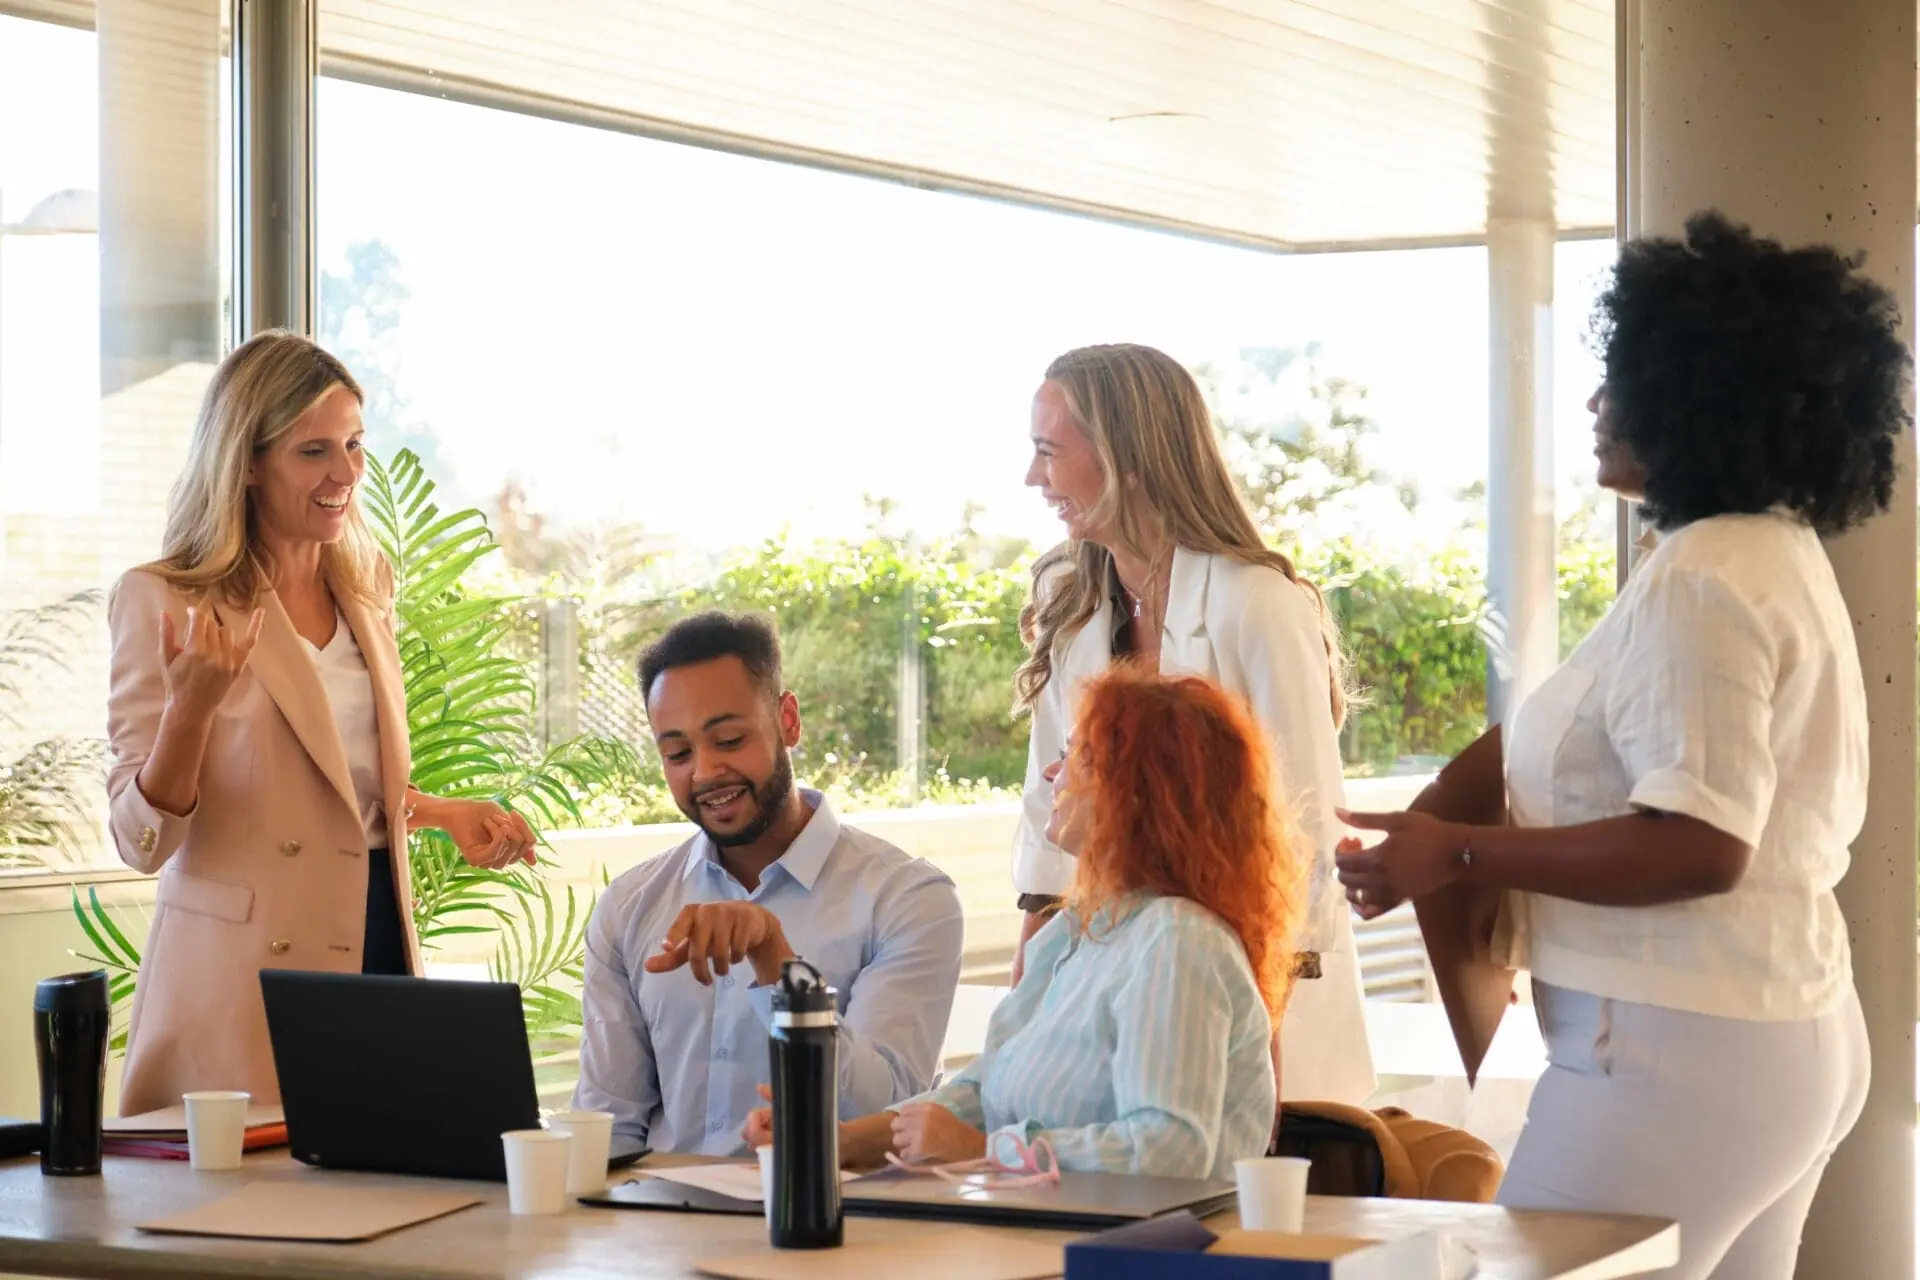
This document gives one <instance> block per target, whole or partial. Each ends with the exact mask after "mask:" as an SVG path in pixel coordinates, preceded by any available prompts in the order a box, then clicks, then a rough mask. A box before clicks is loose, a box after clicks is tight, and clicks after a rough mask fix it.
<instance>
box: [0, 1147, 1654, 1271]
mask: <svg viewBox="0 0 1920 1280" xmlns="http://www.w3.org/2000/svg"><path fill="white" fill-rule="evenodd" d="M620 1176H621V1177H626V1176H629V1175H625V1174H623V1175H620ZM287 1180H299V1181H302V1182H305V1183H308V1184H310V1185H315V1186H321V1185H353V1186H359V1187H393V1188H405V1189H407V1190H416V1191H453V1192H460V1193H463V1194H468V1195H473V1196H477V1197H479V1198H481V1200H482V1201H483V1203H482V1204H480V1205H478V1206H476V1207H475V1208H472V1209H467V1210H464V1211H462V1212H459V1213H455V1214H452V1215H450V1216H448V1217H445V1218H440V1219H437V1220H435V1221H431V1222H426V1223H422V1224H420V1225H418V1226H414V1227H408V1228H406V1229H404V1230H401V1231H396V1232H394V1233H392V1234H390V1235H386V1236H382V1237H380V1238H378V1239H375V1240H370V1241H366V1242H364V1243H359V1244H344V1245H343V1244H299V1243H293V1242H282V1241H273V1240H229V1239H217V1238H213V1237H200V1236H173V1235H152V1234H148V1233H145V1232H141V1231H138V1230H136V1229H135V1224H136V1223H140V1222H148V1221H152V1220H154V1219H156V1218H161V1217H165V1216H168V1215H170V1214H174V1213H179V1212H183V1211H185V1210H188V1209H192V1208H195V1207H197V1206H199V1205H202V1204H206V1203H209V1202H211V1201H213V1200H217V1199H220V1198H221V1197H223V1196H226V1195H229V1194H231V1193H233V1192H234V1191H236V1190H238V1189H239V1188H240V1187H242V1186H244V1185H246V1184H248V1183H251V1182H281V1181H287ZM1209 1225H1210V1226H1213V1227H1215V1228H1216V1229H1220V1230H1224V1229H1225V1228H1226V1227H1229V1226H1231V1225H1233V1215H1232V1214H1230V1213H1229V1214H1225V1215H1222V1216H1221V1218H1219V1219H1217V1220H1211V1221H1210V1222H1209ZM1306 1225H1307V1229H1308V1230H1309V1231H1315V1232H1322V1233H1328V1234H1338V1235H1349V1236H1360V1237H1369V1238H1387V1237H1395V1236H1402V1235H1407V1234H1410V1233H1412V1232H1416V1231H1423V1230H1429V1229H1438V1230H1441V1231H1444V1232H1446V1233H1447V1234H1448V1235H1450V1236H1451V1237H1453V1238H1454V1239H1456V1240H1458V1241H1460V1242H1461V1243H1463V1244H1465V1245H1467V1246H1468V1247H1469V1248H1471V1249H1472V1250H1473V1251H1474V1253H1475V1254H1476V1255H1477V1256H1478V1259H1479V1273H1478V1275H1479V1277H1480V1280H1555V1278H1556V1277H1569V1276H1572V1275H1575V1274H1577V1275H1578V1276H1579V1277H1580V1278H1581V1280H1609V1278H1610V1277H1619V1276H1634V1275H1641V1274H1644V1273H1646V1272H1649V1271H1654V1270H1658V1269H1660V1268H1661V1267H1665V1266H1670V1265H1672V1264H1673V1263H1674V1262H1675V1261H1677V1260H1678V1256H1679V1255H1678V1240H1679V1231H1678V1228H1677V1227H1675V1226H1674V1225H1673V1224H1671V1223H1668V1222H1665V1221H1662V1220H1659V1219H1653V1218H1638V1217H1630V1216H1625V1215H1614V1214H1583V1213H1537V1212H1512V1211H1508V1210H1505V1209H1500V1208H1497V1207H1495V1206H1492V1205H1464V1204H1441V1203H1435V1202H1428V1201H1411V1200H1360V1199H1332V1198H1323V1197H1313V1198H1311V1199H1310V1200H1309V1201H1308V1203H1307V1222H1306ZM928 1227H929V1224H928V1223H925V1222H912V1221H906V1220H900V1219H886V1218H866V1217H851V1216H850V1217H849V1218H848V1219H847V1232H846V1236H847V1243H849V1244H858V1243H863V1242H868V1241H873V1242H880V1241H888V1240H898V1239H902V1238H905V1237H907V1236H909V1235H912V1234H913V1233H916V1232H919V1233H924V1232H925V1231H927V1229H928ZM978 1230H982V1231H991V1232H992V1233H993V1234H995V1235H1000V1236H1004V1237H1008V1238H1023V1239H1028V1240H1045V1241H1058V1242H1059V1243H1060V1244H1061V1245H1062V1247H1064V1246H1065V1245H1066V1243H1067V1242H1069V1241H1071V1240H1073V1239H1075V1238H1077V1237H1076V1236H1075V1235H1074V1234H1072V1233H1061V1232H1047V1231H1031V1230H1011V1229H1006V1228H978ZM766 1238H767V1237H766V1227H765V1224H764V1223H763V1221H762V1220H761V1219H759V1218H748V1217H724V1216H713V1215H703V1214H675V1213H662V1212H652V1211H645V1212H643V1211H636V1210H620V1209H602V1208H592V1207H589V1206H585V1205H578V1204H575V1205H573V1206H572V1207H571V1208H570V1209H569V1210H568V1211H567V1212H566V1213H563V1214H558V1215H554V1216H548V1217H531V1216H522V1217H515V1216H513V1215H512V1214H510V1213H509V1212H508V1211H507V1204H506V1187H505V1186H504V1185H501V1184H496V1183H485V1182H455V1181H445V1180H438V1179H429V1178H405V1177H395V1176H389V1175H383V1174H357V1173H341V1172H333V1171H326V1172H323V1171H320V1170H315V1169H309V1168H307V1167H306V1166H304V1165H301V1164H298V1163H297V1162H295V1161H294V1160H293V1159H292V1157H290V1156H289V1155H288V1154H287V1153H286V1151H285V1150H278V1151H266V1152H258V1153H255V1154H252V1155H249V1156H248V1157H247V1159H246V1163H245V1165H244V1166H243V1167H242V1168H241V1169H240V1170H238V1171H236V1172H231V1173H197V1172H195V1171H194V1170H192V1169H191V1168H189V1167H188V1166H187V1164H186V1163H185V1162H184V1161H172V1160H146V1159H135V1158H131V1157H113V1156H110V1157H108V1158H107V1161H106V1166H105V1169H104V1172H103V1174H102V1175H101V1176H100V1177H96V1178H47V1177H43V1176H42V1175H41V1173H40V1166H39V1162H38V1161H37V1160H36V1159H33V1158H31V1157H29V1158H27V1159H23V1160H14V1161H8V1162H4V1163H0V1275H4V1274H8V1273H13V1274H26V1275H49V1276H74V1277H91V1278H94V1280H146V1278H148V1277H154V1278H161V1277H180V1276H189V1275H191V1276H248V1275H262V1274H271V1275H273V1276H274V1277H277V1278H279V1280H366V1278H367V1277H370V1276H376V1275H378V1276H399V1277H407V1278H409V1280H473V1278H475V1277H490V1276H526V1277H540V1278H542V1280H544V1278H546V1277H572V1276H587V1275H621V1276H634V1277H649V1278H652V1277H663V1278H664V1277H682V1276H691V1275H695V1274H697V1272H696V1271H695V1264H696V1263H697V1262H699V1261H700V1260H702V1259H711V1258H715V1257H725V1256H729V1255H738V1254H741V1253H749V1252H753V1251H755V1250H757V1249H762V1248H765V1247H766ZM916 1280H936V1277H932V1276H924V1277H916Z"/></svg>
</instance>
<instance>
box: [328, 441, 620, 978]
mask: <svg viewBox="0 0 1920 1280" xmlns="http://www.w3.org/2000/svg"><path fill="white" fill-rule="evenodd" d="M433 493H434V482H433V481H432V480H431V479H429V478H428V477H427V475H426V473H425V472H424V471H423V470H422V469H421V466H420V460H419V458H418V457H416V456H415V455H414V454H413V453H412V452H411V451H408V450H402V451H401V452H400V453H399V454H397V455H396V456H395V457H394V459H393V461H392V463H391V465H383V464H382V463H381V462H380V461H379V460H378V459H374V458H371V457H370V458H369V459H368V465H367V476H366V480H365V481H364V483H363V486H362V494H363V499H364V501H365V503H366V511H367V521H368V524H369V526H370V527H371V528H372V530H373V535H374V538H375V539H376V540H377V541H378V542H379V544H380V548H381V550H382V551H383V552H384V553H385V554H386V557H387V560H388V561H389V563H391V564H392V566H393V572H394V613H395V623H396V627H395V631H396V638H397V639H398V642H399V647H400V666H401V675H402V679H403V681H404V682H405V685H406V691H407V730H408V734H409V736H410V738H411V740H412V744H413V779H412V781H413V784H414V785H415V786H416V787H418V788H420V790H422V791H424V792H427V793H428V794H431V795H437V796H445V797H449V798H461V799H488V800H493V801H495V802H496V803H498V804H501V805H504V806H506V807H508V808H510V809H514V810H516V811H518V812H520V813H521V814H523V815H524V816H525V817H526V818H527V819H528V821H529V823H530V824H531V825H532V826H533V827H534V828H535V829H536V830H538V829H540V828H542V827H551V826H554V825H555V824H557V823H558V822H560V821H561V820H562V819H563V818H571V819H573V821H574V822H576V823H578V822H579V821H580V820H581V813H580V806H579V802H578V800H577V799H576V798H575V797H576V795H577V794H579V793H583V792H588V791H591V790H594V789H596V788H601V787H605V786H608V785H611V784H613V783H614V782H616V781H617V780H619V779H620V778H623V777H628V776H631V775H632V774H633V773H635V772H637V771H638V769H639V761H638V759H637V758H636V757H635V755H634V753H633V750H632V748H630V747H629V746H627V745H626V744H625V743H621V742H617V741H614V740H612V739H608V738H596V737H585V736H583V737H578V738H574V739H571V740H569V741H567V742H563V743H558V744H554V745H552V746H549V747H546V748H545V749H542V747H541V745H540V742H539V739H538V736H537V734H536V731H535V714H534V710H535V700H536V698H537V690H536V688H535V686H534V682H533V678H532V676H531V675H530V673H529V671H528V666H527V664H526V663H525V662H523V661H520V660H518V659H516V658H515V657H514V656H513V653H512V643H511V642H512V635H511V632H512V614H513V609H514V606H515V604H516V602H515V601H512V600H508V599H499V598H493V597H485V596H474V595H470V594H469V593H468V592H467V591H466V590H464V589H463V588H462V586H461V583H462V581H463V580H464V579H465V578H467V576H468V574H469V573H470V572H471V571H472V570H473V568H474V567H475V566H476V565H478V564H479V563H480V562H481V561H482V560H484V559H485V558H486V557H488V556H490V555H493V554H495V553H496V552H497V551H498V550H499V546H498V544H497V543H496V542H495V541H494V537H493V533H492V531H491V530H490V529H489V528H488V527H487V523H486V520H485V518H484V517H483V516H482V515H481V514H480V513H479V512H478V511H474V510H465V511H456V512H453V513H451V514H443V513H442V512H441V510H440V508H439V506H438V505H437V504H436V503H435V502H434V501H433ZM409 853H410V854H411V861H412V865H413V893H414V924H415V926H416V927H417V928H418V929H419V931H420V940H421V943H422V945H429V944H431V943H432V942H434V941H436V940H439V939H442V938H447V937H450V936H453V935H456V934H463V933H490V932H493V931H495V930H497V929H499V928H500V927H501V926H502V925H503V924H508V923H513V922H515V921H516V920H518V919H520V917H517V916H516V915H514V914H512V913H509V912H507V911H506V910H505V909H504V908H503V907H502V906H501V905H500V900H501V897H502V894H501V891H502V890H503V889H504V890H508V891H511V892H512V893H514V894H520V895H535V896H537V895H538V894H539V893H540V892H542V890H541V888H540V886H539V883H538V878H537V876H536V875H535V874H534V873H533V872H532V871H530V870H529V869H528V868H527V867H525V866H524V865H518V864H517V865H516V866H515V867H513V868H512V869H510V870H505V871H494V870H488V869H485V868H480V867H473V866H469V865H468V864H467V861H466V859H464V858H462V857H461V856H460V851H459V850H458V849H457V848H455V847H454V844H453V841H452V840H450V839H448V838H447V836H446V835H445V834H444V833H443V832H439V831H419V832H415V833H414V834H413V836H412V837H411V840H410V847H409ZM571 907H572V903H571V901H569V908H570V909H569V912H568V914H567V917H566V921H565V923H566V924H567V929H568V932H569V934H577V933H578V932H579V931H578V929H576V928H574V927H573V923H572V921H573V913H572V911H571ZM475 917H479V919H477V920H476V918H475ZM546 951H547V949H546V948H545V947H539V946H536V947H531V948H527V949H525V950H524V951H523V952H517V953H516V954H524V955H526V956H530V957H536V958H546ZM531 976H534V977H540V978H544V977H546V976H550V975H546V974H539V973H537V972H535V973H533V974H531ZM522 985H523V986H526V985H529V984H525V983H523V984H522ZM536 985H537V984H536Z"/></svg>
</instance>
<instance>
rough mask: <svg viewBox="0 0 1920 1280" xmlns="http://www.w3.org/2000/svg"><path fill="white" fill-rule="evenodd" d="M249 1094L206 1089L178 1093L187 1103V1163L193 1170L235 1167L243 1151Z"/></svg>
mask: <svg viewBox="0 0 1920 1280" xmlns="http://www.w3.org/2000/svg"><path fill="white" fill-rule="evenodd" d="M251 1097H252V1095H251V1094H246V1093H237V1092H233V1091H230V1090H225V1089H207V1090H201V1091H199V1092H196V1093H188V1094H182V1095H181V1100H182V1101H183V1102H185V1103H186V1104H187V1162H188V1163H189V1164H191V1165H192V1166H193V1167H194V1168H196V1169H203V1170H207V1171H215V1170H221V1169H238V1168H239V1167H240V1157H241V1156H242V1155H244V1154H246V1141H247V1102H248V1100H249V1099H250V1098H251Z"/></svg>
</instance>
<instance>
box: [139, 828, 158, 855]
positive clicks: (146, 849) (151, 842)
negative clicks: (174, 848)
mask: <svg viewBox="0 0 1920 1280" xmlns="http://www.w3.org/2000/svg"><path fill="white" fill-rule="evenodd" d="M159 843H160V833H159V832H157V831H155V830H154V829H153V828H152V827H142V828H140V852H142V853H152V852H153V849H154V846H155V845H157V844H159Z"/></svg>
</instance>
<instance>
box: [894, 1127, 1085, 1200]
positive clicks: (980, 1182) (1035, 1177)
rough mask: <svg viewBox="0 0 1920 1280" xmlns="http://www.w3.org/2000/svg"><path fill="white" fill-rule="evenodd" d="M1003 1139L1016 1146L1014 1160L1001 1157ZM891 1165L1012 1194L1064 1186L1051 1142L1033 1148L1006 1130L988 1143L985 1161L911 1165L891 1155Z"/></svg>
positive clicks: (1039, 1142)
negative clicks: (1019, 1191) (1033, 1189)
mask: <svg viewBox="0 0 1920 1280" xmlns="http://www.w3.org/2000/svg"><path fill="white" fill-rule="evenodd" d="M1002 1139H1005V1140H1006V1142H1008V1143H1010V1144H1012V1154H1013V1158H1012V1159H1011V1160H1005V1159H1002V1158H1001V1157H1000V1149H1001V1140H1002ZM887 1163H888V1164H890V1165H892V1166H894V1167H895V1168H896V1169H904V1170H905V1171H906V1172H908V1173H930V1174H932V1175H933V1176H934V1177H936V1178H943V1179H945V1180H946V1181H948V1182H955V1183H959V1184H961V1185H962V1186H969V1187H990V1188H993V1189H995V1190H1000V1189H1007V1190H1011V1189H1012V1188H1015V1187H1047V1186H1058V1185H1059V1184H1060V1162H1059V1160H1058V1159H1057V1158H1055V1156H1054V1154H1053V1144H1052V1143H1051V1142H1048V1141H1047V1140H1046V1139H1045V1138H1035V1139H1034V1140H1033V1143H1032V1145H1028V1144H1027V1142H1026V1141H1025V1140H1024V1139H1022V1138H1021V1137H1020V1135H1019V1134H1015V1133H1007V1132H1005V1131H1004V1130H1002V1131H1001V1132H999V1133H995V1134H994V1135H992V1136H991V1137H990V1138H989V1139H988V1140H987V1156H986V1158H985V1159H983V1160H961V1161H957V1162H955V1163H953V1164H908V1163H907V1162H906V1161H905V1160H902V1159H901V1158H900V1157H899V1156H897V1155H895V1154H894V1153H893V1152H891V1151H889V1152H887Z"/></svg>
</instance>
